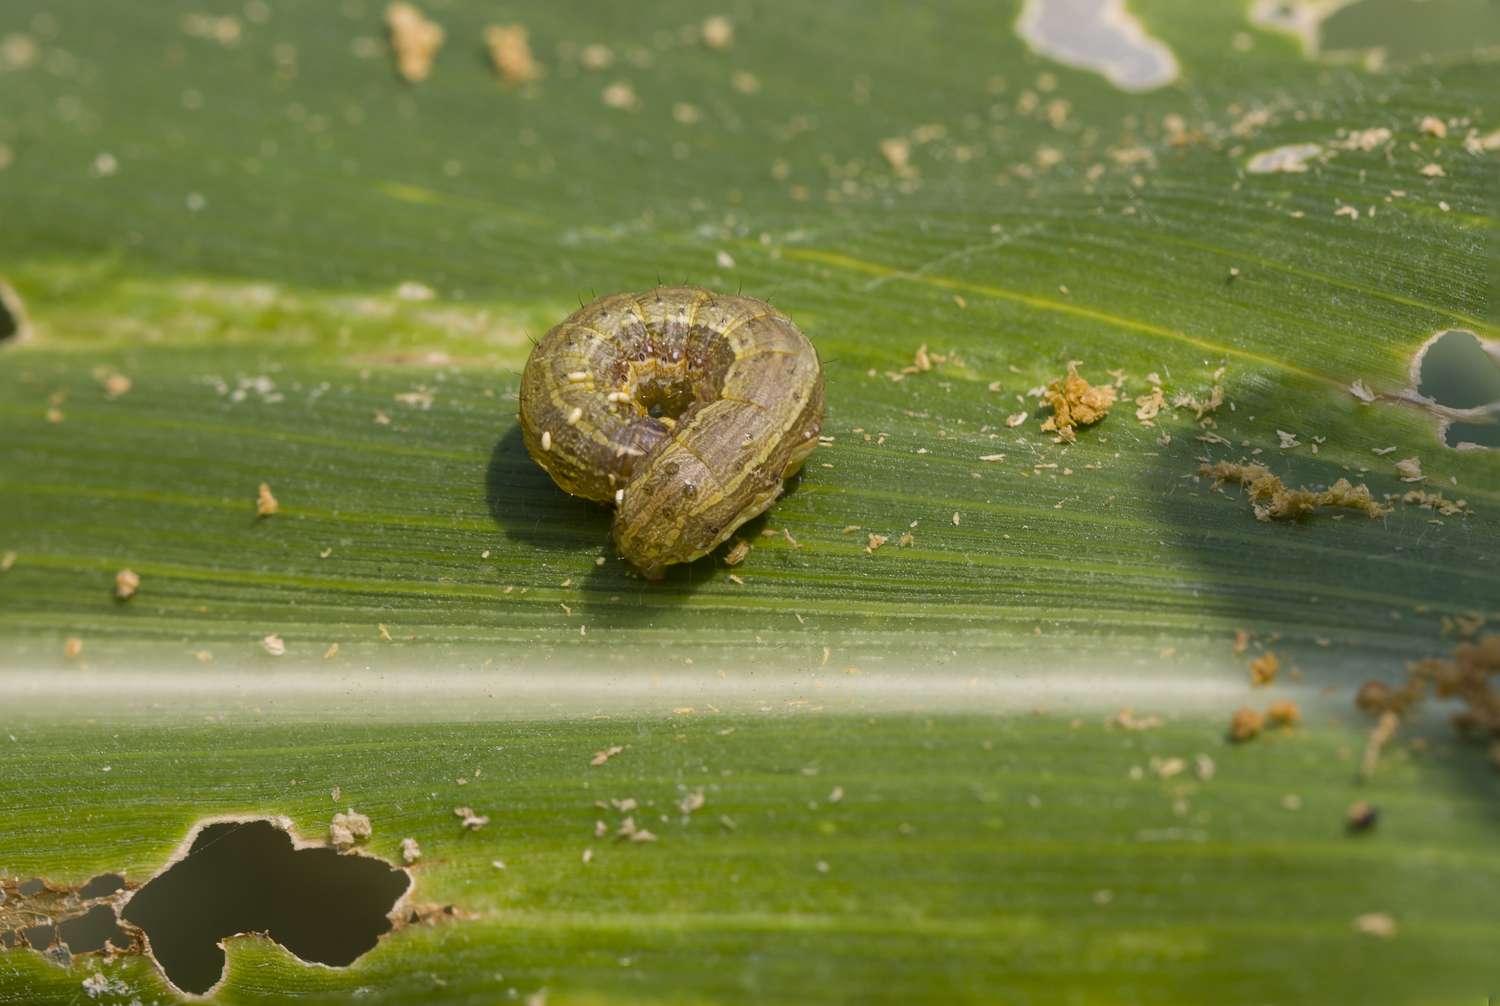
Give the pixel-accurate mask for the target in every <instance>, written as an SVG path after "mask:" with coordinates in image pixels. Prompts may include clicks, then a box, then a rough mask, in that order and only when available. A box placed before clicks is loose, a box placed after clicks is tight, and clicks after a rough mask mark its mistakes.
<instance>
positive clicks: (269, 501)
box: [255, 482, 281, 517]
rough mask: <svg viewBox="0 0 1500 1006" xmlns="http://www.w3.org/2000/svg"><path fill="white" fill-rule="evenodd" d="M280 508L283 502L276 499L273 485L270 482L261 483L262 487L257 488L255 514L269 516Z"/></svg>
mask: <svg viewBox="0 0 1500 1006" xmlns="http://www.w3.org/2000/svg"><path fill="white" fill-rule="evenodd" d="M280 509H281V504H280V503H278V502H277V501H276V497H275V496H274V495H272V493H271V486H270V485H269V484H268V483H265V482H262V483H261V484H260V488H259V489H258V490H256V496H255V516H257V517H269V516H271V515H272V514H274V513H276V511H278V510H280Z"/></svg>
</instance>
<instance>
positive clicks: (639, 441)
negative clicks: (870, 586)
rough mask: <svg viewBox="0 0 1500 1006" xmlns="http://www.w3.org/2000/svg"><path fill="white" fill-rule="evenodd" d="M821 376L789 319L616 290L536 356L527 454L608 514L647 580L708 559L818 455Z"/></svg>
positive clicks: (691, 297) (525, 430) (524, 389)
mask: <svg viewBox="0 0 1500 1006" xmlns="http://www.w3.org/2000/svg"><path fill="white" fill-rule="evenodd" d="M823 404H824V401H823V368H822V366H821V364H820V363H819V362H818V354H817V351H816V350H814V349H813V346H812V343H810V342H808V340H807V337H806V336H804V335H803V334H802V333H801V332H800V331H799V330H798V329H797V326H796V325H794V324H792V322H791V319H789V318H787V317H786V315H784V314H782V313H781V312H780V311H777V310H776V309H775V308H773V307H771V306H770V305H769V304H766V303H763V302H761V301H758V300H754V299H752V298H750V297H735V296H729V295H726V294H716V293H712V292H710V291H708V290H703V289H700V288H698V287H692V286H678V287H661V288H658V289H656V290H650V291H647V292H645V293H640V294H632V293H616V294H611V295H609V296H607V297H601V298H599V299H598V300H596V301H594V302H593V303H592V304H589V305H587V306H585V307H582V308H580V309H579V310H577V311H575V312H574V313H573V314H572V315H570V316H569V317H568V318H567V319H565V320H564V321H563V322H562V323H561V324H559V325H558V326H557V327H556V328H553V329H552V330H551V331H550V332H548V333H547V334H546V336H545V337H544V338H543V339H542V341H541V342H539V343H537V345H536V347H535V348H534V349H533V350H532V351H531V357H530V359H528V360H527V361H526V371H525V373H524V374H523V375H522V377H521V434H522V437H523V439H524V440H525V443H526V450H527V452H528V453H529V454H530V455H531V457H532V459H533V460H535V461H536V463H537V464H539V465H541V466H542V467H543V468H544V469H546V470H547V473H548V474H549V475H551V476H552V479H553V481H555V482H556V483H557V484H558V485H559V486H560V487H561V488H562V489H563V490H564V491H566V492H569V493H572V494H573V495H574V496H582V497H584V498H585V499H591V500H599V501H600V502H604V503H613V504H614V506H615V516H614V528H613V530H614V538H615V544H616V545H617V546H618V547H619V550H620V554H621V555H622V556H624V557H625V558H626V559H627V560H629V562H630V563H631V564H633V565H634V566H635V567H636V568H638V569H639V570H640V571H641V572H642V573H644V574H645V575H646V576H647V577H650V578H652V579H657V578H659V577H661V576H662V575H663V574H664V572H665V570H666V567H667V566H670V565H672V564H673V563H679V562H687V561H689V560H691V559H696V558H698V557H699V556H701V555H704V554H706V553H708V552H710V551H711V550H713V549H714V548H715V547H716V546H717V545H718V544H719V543H721V542H722V541H724V540H725V539H726V538H728V537H729V536H730V535H731V534H733V533H734V531H735V529H736V528H738V527H739V526H740V525H741V524H743V523H745V521H747V520H749V519H750V518H752V517H754V516H756V515H758V514H760V513H761V512H763V511H764V510H765V509H766V508H767V507H769V506H770V505H771V504H772V503H773V502H775V500H776V497H778V496H780V495H781V490H782V484H783V482H784V481H785V480H786V479H787V478H788V477H790V476H791V475H793V474H794V473H795V472H796V471H797V469H799V468H801V467H802V463H803V462H804V461H806V460H807V456H808V455H809V454H811V453H812V451H813V448H815V447H816V446H817V444H818V433H819V431H820V430H821V429H822V425H823Z"/></svg>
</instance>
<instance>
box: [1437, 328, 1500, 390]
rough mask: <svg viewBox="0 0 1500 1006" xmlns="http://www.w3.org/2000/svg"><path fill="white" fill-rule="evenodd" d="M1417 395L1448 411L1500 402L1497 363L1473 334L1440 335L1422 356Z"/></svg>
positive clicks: (1455, 330) (1457, 331) (1499, 369)
mask: <svg viewBox="0 0 1500 1006" xmlns="http://www.w3.org/2000/svg"><path fill="white" fill-rule="evenodd" d="M1417 392H1418V393H1419V394H1421V395H1423V396H1425V397H1427V398H1430V399H1432V400H1433V401H1434V402H1437V403H1438V404H1439V405H1444V406H1447V407H1448V408H1450V409H1474V408H1478V407H1480V406H1483V405H1489V404H1490V403H1491V402H1500V359H1496V358H1495V357H1493V356H1492V355H1491V354H1490V353H1489V352H1486V350H1485V347H1484V345H1483V344H1482V343H1481V342H1480V341H1479V337H1478V336H1477V335H1475V334H1474V333H1473V332H1467V331H1463V330H1461V329H1454V330H1451V331H1447V332H1443V333H1442V334H1440V335H1438V336H1437V338H1435V339H1433V340H1432V341H1431V342H1429V343H1428V344H1427V347H1426V351H1425V352H1423V353H1422V355H1421V358H1420V362H1419V365H1418V367H1417Z"/></svg>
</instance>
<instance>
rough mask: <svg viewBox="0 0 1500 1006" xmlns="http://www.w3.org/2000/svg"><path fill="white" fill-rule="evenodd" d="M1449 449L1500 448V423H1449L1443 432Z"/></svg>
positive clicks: (1444, 440) (1444, 441)
mask: <svg viewBox="0 0 1500 1006" xmlns="http://www.w3.org/2000/svg"><path fill="white" fill-rule="evenodd" d="M1443 443H1445V444H1446V445H1448V446H1449V447H1466V446H1474V447H1500V421H1496V422H1493V423H1449V424H1448V426H1447V428H1446V429H1444V430H1443Z"/></svg>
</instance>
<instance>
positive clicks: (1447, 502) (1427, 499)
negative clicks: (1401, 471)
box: [1401, 489, 1474, 517]
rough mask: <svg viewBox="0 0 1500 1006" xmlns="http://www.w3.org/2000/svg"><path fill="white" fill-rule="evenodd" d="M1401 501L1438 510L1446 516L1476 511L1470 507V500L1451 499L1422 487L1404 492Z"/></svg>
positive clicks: (1409, 504)
mask: <svg viewBox="0 0 1500 1006" xmlns="http://www.w3.org/2000/svg"><path fill="white" fill-rule="evenodd" d="M1401 502H1402V503H1405V504H1407V505H1408V506H1419V507H1422V508H1423V509H1424V510H1436V511H1437V512H1438V513H1440V514H1442V515H1443V516H1444V517H1457V516H1460V515H1466V514H1472V513H1473V512H1474V511H1473V510H1472V509H1470V507H1469V501H1468V500H1451V499H1448V498H1447V497H1446V496H1444V495H1443V494H1442V493H1440V492H1438V493H1430V492H1426V491H1424V490H1421V489H1412V490H1410V491H1409V492H1406V493H1404V494H1403V495H1402V497H1401Z"/></svg>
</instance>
